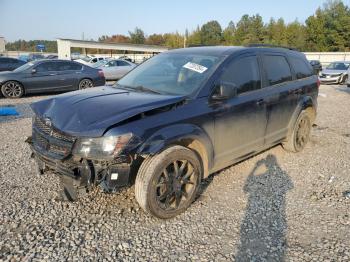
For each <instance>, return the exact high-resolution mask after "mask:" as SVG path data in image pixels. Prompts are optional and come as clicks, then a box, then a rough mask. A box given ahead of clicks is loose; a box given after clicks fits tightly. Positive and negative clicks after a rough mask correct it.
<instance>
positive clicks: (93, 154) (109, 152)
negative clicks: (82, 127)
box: [73, 133, 133, 159]
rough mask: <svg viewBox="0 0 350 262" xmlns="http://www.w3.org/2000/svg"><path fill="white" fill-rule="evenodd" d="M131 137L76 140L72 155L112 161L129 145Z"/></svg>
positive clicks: (130, 135) (128, 134) (129, 134)
mask: <svg viewBox="0 0 350 262" xmlns="http://www.w3.org/2000/svg"><path fill="white" fill-rule="evenodd" d="M132 137H133V135H132V134H131V133H127V134H124V135H120V136H106V137H98V138H81V139H78V140H77V141H76V143H75V145H74V148H73V155H76V156H80V157H84V158H91V159H113V158H114V157H115V156H117V155H118V154H120V152H121V151H122V150H123V149H124V148H125V147H126V146H127V145H128V144H129V142H130V140H131V138H132Z"/></svg>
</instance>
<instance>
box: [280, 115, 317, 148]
mask: <svg viewBox="0 0 350 262" xmlns="http://www.w3.org/2000/svg"><path fill="white" fill-rule="evenodd" d="M311 124H312V123H311V117H310V115H309V114H308V113H307V112H306V111H302V112H301V113H300V115H299V117H298V118H297V121H296V122H295V124H294V127H293V130H291V132H290V134H289V135H288V137H287V141H285V142H284V143H283V144H282V146H283V148H284V149H286V150H287V151H291V152H300V151H302V150H303V149H304V148H305V146H306V144H307V142H308V141H309V138H310V132H311Z"/></svg>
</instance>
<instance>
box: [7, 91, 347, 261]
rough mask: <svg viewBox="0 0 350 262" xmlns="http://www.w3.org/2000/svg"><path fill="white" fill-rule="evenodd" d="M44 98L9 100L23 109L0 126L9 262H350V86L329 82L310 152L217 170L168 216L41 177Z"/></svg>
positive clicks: (275, 154)
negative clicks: (67, 191)
mask: <svg viewBox="0 0 350 262" xmlns="http://www.w3.org/2000/svg"><path fill="white" fill-rule="evenodd" d="M43 98H44V96H41V97H27V98H23V99H19V100H7V99H4V98H1V99H0V106H3V105H7V104H12V105H16V106H17V107H18V110H19V111H20V113H22V116H21V117H20V118H18V117H17V118H13V117H12V118H11V117H6V118H5V117H1V122H0V137H1V143H0V194H1V197H0V210H1V213H0V260H10V261H18V260H20V259H22V260H24V261H27V260H29V261H42V260H46V261H63V260H67V261H90V260H93V261H96V260H97V261H99V260H106V261H114V260H123V261H134V260H137V261H175V260H176V261H187V260H195V261H199V260H202V261H225V260H228V261H231V260H236V261H281V260H286V261H349V260H350V213H349V210H350V209H349V208H350V192H348V191H349V190H350V176H349V175H350V174H349V170H350V157H349V153H350V114H349V108H350V89H349V88H346V87H336V86H321V88H320V96H319V100H318V101H319V110H318V116H317V120H316V124H315V126H314V128H313V131H312V138H311V142H310V143H309V144H308V145H307V147H306V149H305V150H304V151H303V152H301V153H298V154H292V153H286V152H285V151H284V150H283V149H282V148H281V147H280V146H277V147H275V148H272V149H270V150H268V151H265V152H264V153H261V154H259V155H257V156H256V157H253V158H250V159H249V160H246V161H243V162H242V163H240V164H238V165H235V166H232V167H229V168H227V169H225V170H223V171H221V172H219V173H217V174H215V175H213V176H211V177H210V178H209V179H207V180H206V181H204V182H203V184H202V191H203V192H202V194H201V195H200V196H199V197H198V199H197V201H196V202H195V203H194V204H193V205H192V206H191V207H190V208H189V210H188V211H187V212H185V213H184V214H182V215H180V216H178V217H176V218H175V219H172V220H167V221H161V220H157V219H154V218H152V217H150V216H149V215H147V214H145V213H143V212H142V211H141V210H140V209H139V207H138V205H137V203H136V201H135V197H134V188H133V187H131V188H128V189H125V190H122V191H120V192H118V193H116V194H104V193H102V192H100V191H99V190H95V191H94V192H93V193H92V194H91V195H88V196H86V197H84V198H82V199H80V200H79V202H76V203H62V202H57V201H55V200H54V199H55V196H56V190H57V189H58V179H57V178H56V177H55V176H54V175H45V176H38V175H36V172H35V165H34V163H33V161H32V160H31V159H30V150H29V148H28V146H27V145H26V144H25V143H24V140H25V138H26V137H27V136H29V135H30V133H31V128H30V126H31V119H30V116H31V112H30V109H29V107H28V105H29V103H31V102H33V101H36V100H39V99H43Z"/></svg>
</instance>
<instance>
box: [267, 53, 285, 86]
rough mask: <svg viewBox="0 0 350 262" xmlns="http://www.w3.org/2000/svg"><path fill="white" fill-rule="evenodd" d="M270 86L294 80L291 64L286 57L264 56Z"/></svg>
mask: <svg viewBox="0 0 350 262" xmlns="http://www.w3.org/2000/svg"><path fill="white" fill-rule="evenodd" d="M263 61H264V67H265V71H266V75H267V81H268V85H269V86H272V85H277V84H280V83H283V82H287V81H290V80H292V74H291V72H290V67H289V64H288V62H287V60H286V58H285V57H284V56H278V55H267V56H263Z"/></svg>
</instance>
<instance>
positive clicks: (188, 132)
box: [137, 124, 214, 178]
mask: <svg viewBox="0 0 350 262" xmlns="http://www.w3.org/2000/svg"><path fill="white" fill-rule="evenodd" d="M173 145H181V146H184V147H186V148H189V149H191V150H192V151H194V152H195V153H196V154H197V156H198V157H199V160H200V162H201V164H202V168H203V178H206V177H208V176H209V171H210V169H211V167H212V166H213V159H214V151H213V145H212V142H211V140H210V138H209V136H208V135H207V134H206V132H205V131H204V130H202V129H201V128H199V127H198V126H194V125H191V124H183V125H182V124H179V125H173V126H169V127H165V128H163V129H161V130H159V131H157V132H156V133H155V134H153V135H152V136H150V137H149V138H148V139H147V140H146V141H145V142H144V143H143V144H142V146H141V147H139V148H138V150H137V153H138V154H140V155H142V156H145V157H146V156H149V155H150V156H152V155H155V154H158V153H159V152H161V151H163V150H164V149H166V148H168V147H170V146H173Z"/></svg>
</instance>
